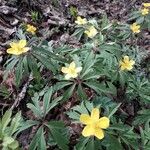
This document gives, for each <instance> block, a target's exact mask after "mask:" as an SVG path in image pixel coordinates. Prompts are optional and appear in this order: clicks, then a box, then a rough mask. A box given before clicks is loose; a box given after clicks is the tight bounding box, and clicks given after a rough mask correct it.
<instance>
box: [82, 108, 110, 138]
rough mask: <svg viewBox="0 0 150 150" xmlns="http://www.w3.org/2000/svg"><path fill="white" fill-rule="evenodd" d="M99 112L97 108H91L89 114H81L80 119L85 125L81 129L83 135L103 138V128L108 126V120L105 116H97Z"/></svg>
mask: <svg viewBox="0 0 150 150" xmlns="http://www.w3.org/2000/svg"><path fill="white" fill-rule="evenodd" d="M99 114H100V112H99V109H98V108H94V109H93V110H92V112H91V116H89V115H87V114H81V116H80V121H81V122H82V123H83V124H85V125H86V126H85V127H84V129H83V131H82V135H83V136H84V137H88V136H96V137H97V138H98V139H103V138H104V131H103V129H106V128H108V127H109V122H110V120H109V118H107V117H102V118H99Z"/></svg>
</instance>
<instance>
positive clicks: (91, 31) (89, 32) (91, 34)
mask: <svg viewBox="0 0 150 150" xmlns="http://www.w3.org/2000/svg"><path fill="white" fill-rule="evenodd" d="M84 33H85V34H87V36H88V37H89V38H93V37H94V36H95V35H96V34H97V33H98V32H97V30H96V29H95V27H94V26H91V27H90V28H89V29H88V30H85V31H84Z"/></svg>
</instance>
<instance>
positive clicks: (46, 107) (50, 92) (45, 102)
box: [43, 87, 53, 115]
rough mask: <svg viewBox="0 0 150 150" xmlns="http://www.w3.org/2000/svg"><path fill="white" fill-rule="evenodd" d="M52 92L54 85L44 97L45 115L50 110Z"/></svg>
mask: <svg viewBox="0 0 150 150" xmlns="http://www.w3.org/2000/svg"><path fill="white" fill-rule="evenodd" d="M52 92H53V89H52V87H50V88H49V89H48V90H47V92H46V93H45V95H44V97H43V106H44V114H45V115H46V114H47V113H48V110H49V105H50V101H51V96H52Z"/></svg>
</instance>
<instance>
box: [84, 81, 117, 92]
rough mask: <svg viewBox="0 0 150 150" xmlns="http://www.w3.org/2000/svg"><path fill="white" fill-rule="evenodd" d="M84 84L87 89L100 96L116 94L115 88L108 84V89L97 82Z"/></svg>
mask: <svg viewBox="0 0 150 150" xmlns="http://www.w3.org/2000/svg"><path fill="white" fill-rule="evenodd" d="M84 84H85V85H87V86H88V87H90V88H92V89H93V90H94V91H96V92H97V93H98V94H100V95H101V94H102V93H104V94H107V93H111V94H116V88H115V86H114V85H113V84H111V83H110V82H108V86H109V87H107V86H106V85H105V84H102V83H99V82H97V81H87V82H84Z"/></svg>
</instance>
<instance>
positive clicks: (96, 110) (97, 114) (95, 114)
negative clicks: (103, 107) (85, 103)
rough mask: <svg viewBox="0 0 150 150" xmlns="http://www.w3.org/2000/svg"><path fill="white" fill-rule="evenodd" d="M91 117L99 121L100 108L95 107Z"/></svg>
mask: <svg viewBox="0 0 150 150" xmlns="http://www.w3.org/2000/svg"><path fill="white" fill-rule="evenodd" d="M91 119H92V120H94V121H97V120H98V119H99V109H98V108H94V109H93V110H92V112H91Z"/></svg>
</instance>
